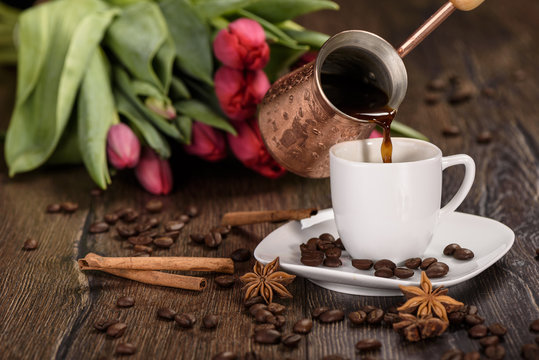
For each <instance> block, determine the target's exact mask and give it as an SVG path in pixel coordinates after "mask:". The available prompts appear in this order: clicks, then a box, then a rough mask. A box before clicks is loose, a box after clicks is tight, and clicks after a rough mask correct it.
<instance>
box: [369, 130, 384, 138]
mask: <svg viewBox="0 0 539 360" xmlns="http://www.w3.org/2000/svg"><path fill="white" fill-rule="evenodd" d="M381 137H382V134H380V133H379V132H378V131H377V130H376V129H375V130H373V131H372V132H371V135H370V136H369V139H375V138H381Z"/></svg>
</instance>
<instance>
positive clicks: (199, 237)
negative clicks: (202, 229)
mask: <svg viewBox="0 0 539 360" xmlns="http://www.w3.org/2000/svg"><path fill="white" fill-rule="evenodd" d="M231 229H232V228H231V227H230V226H229V225H220V226H216V227H214V228H212V229H211V230H210V231H209V232H208V233H207V234H191V235H189V238H190V239H191V241H192V242H193V243H195V244H199V245H205V246H206V247H207V248H210V249H216V248H218V247H219V246H220V245H221V243H222V242H223V239H224V238H225V237H226V236H227V235H228V234H229V233H230V231H231Z"/></svg>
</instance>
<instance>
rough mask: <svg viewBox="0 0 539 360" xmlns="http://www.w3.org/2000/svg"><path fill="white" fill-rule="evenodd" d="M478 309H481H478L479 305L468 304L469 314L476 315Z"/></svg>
mask: <svg viewBox="0 0 539 360" xmlns="http://www.w3.org/2000/svg"><path fill="white" fill-rule="evenodd" d="M478 311H479V309H477V306H475V305H468V314H469V315H475V314H477V312H478Z"/></svg>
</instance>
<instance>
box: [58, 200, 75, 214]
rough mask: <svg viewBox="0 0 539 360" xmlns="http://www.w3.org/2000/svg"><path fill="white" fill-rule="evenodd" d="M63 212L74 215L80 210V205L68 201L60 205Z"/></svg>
mask: <svg viewBox="0 0 539 360" xmlns="http://www.w3.org/2000/svg"><path fill="white" fill-rule="evenodd" d="M60 207H61V208H62V210H63V211H64V212H66V213H74V212H75V211H77V209H78V208H79V204H77V203H76V202H72V201H66V202H63V203H61V204H60Z"/></svg>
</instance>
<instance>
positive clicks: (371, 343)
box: [356, 338, 382, 351]
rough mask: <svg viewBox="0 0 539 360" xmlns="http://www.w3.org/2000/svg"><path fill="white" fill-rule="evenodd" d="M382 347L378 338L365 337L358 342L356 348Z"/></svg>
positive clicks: (366, 349) (360, 349) (363, 349)
mask: <svg viewBox="0 0 539 360" xmlns="http://www.w3.org/2000/svg"><path fill="white" fill-rule="evenodd" d="M381 347H382V343H381V342H380V341H378V340H377V339H372V338H371V339H363V340H360V341H358V342H357V343H356V349H358V350H359V351H370V350H377V349H380V348H381Z"/></svg>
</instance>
